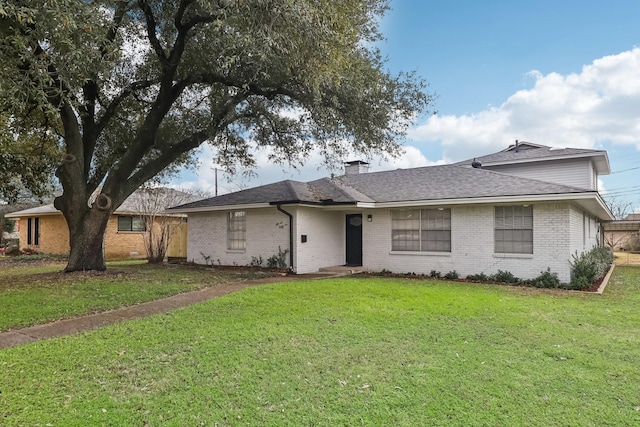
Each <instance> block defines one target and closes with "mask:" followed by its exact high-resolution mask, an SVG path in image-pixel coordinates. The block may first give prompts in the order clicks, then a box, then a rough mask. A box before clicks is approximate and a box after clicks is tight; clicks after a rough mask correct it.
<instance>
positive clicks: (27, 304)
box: [0, 261, 265, 424]
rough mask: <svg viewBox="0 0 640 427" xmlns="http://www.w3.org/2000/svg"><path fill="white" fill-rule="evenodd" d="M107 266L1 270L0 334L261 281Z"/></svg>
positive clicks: (224, 273) (191, 270)
mask: <svg viewBox="0 0 640 427" xmlns="http://www.w3.org/2000/svg"><path fill="white" fill-rule="evenodd" d="M34 264H35V265H34ZM107 265H108V270H107V271H105V272H87V273H82V272H76V273H63V272H61V270H62V269H63V268H64V263H63V264H56V263H51V262H47V263H44V264H39V263H37V262H35V263H34V262H30V263H20V262H13V263H6V264H3V265H2V268H0V307H2V309H1V310H0V332H2V331H7V330H9V329H16V328H20V327H25V326H30V325H35V324H41V323H46V322H49V321H52V320H58V319H61V318H67V317H73V316H80V315H85V314H90V313H96V312H100V311H106V310H110V309H114V308H118V307H123V306H128V305H133V304H138V303H141V302H146V301H152V300H156V299H160V298H166V297H169V296H171V295H175V294H178V293H181V292H187V291H192V290H197V289H202V288H204V287H208V286H215V285H218V284H221V283H228V282H231V281H237V280H245V279H251V278H256V277H264V276H265V274H263V273H260V272H257V271H255V272H242V271H240V272H239V271H232V270H218V269H203V268H198V267H183V266H173V265H149V264H146V262H145V261H120V262H110V263H108V264H107ZM0 424H2V423H0Z"/></svg>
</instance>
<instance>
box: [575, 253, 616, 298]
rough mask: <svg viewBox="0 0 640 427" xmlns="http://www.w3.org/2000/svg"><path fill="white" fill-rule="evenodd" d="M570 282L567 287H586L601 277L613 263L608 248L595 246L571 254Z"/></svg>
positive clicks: (611, 254)
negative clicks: (588, 249)
mask: <svg viewBox="0 0 640 427" xmlns="http://www.w3.org/2000/svg"><path fill="white" fill-rule="evenodd" d="M571 257H572V258H573V261H571V262H570V263H571V283H570V284H569V289H586V288H588V287H589V286H591V285H592V284H593V283H594V282H595V281H596V280H598V279H599V278H600V277H602V276H603V275H604V274H605V273H606V271H607V270H608V269H609V267H610V266H611V263H613V253H612V252H611V250H610V249H609V248H605V247H597V248H593V249H591V250H590V251H588V252H582V253H581V254H580V255H578V253H577V252H576V253H575V254H573V255H572V256H571Z"/></svg>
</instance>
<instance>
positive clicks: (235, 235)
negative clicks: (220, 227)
mask: <svg viewBox="0 0 640 427" xmlns="http://www.w3.org/2000/svg"><path fill="white" fill-rule="evenodd" d="M246 247H247V220H246V214H245V212H244V211H232V212H229V216H228V217H227V249H229V250H234V251H235V250H238V251H241V250H244V249H246Z"/></svg>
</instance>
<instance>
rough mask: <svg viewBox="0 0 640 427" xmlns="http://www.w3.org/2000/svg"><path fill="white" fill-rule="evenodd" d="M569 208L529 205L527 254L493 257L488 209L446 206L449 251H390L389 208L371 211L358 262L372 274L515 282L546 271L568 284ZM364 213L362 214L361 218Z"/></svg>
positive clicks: (491, 218)
mask: <svg viewBox="0 0 640 427" xmlns="http://www.w3.org/2000/svg"><path fill="white" fill-rule="evenodd" d="M569 210H570V208H569V205H568V204H564V203H560V204H535V205H534V208H533V221H534V226H533V228H534V235H533V239H534V242H533V245H534V253H533V255H526V254H523V255H500V254H494V253H493V247H494V243H493V242H494V240H493V234H494V231H493V230H494V228H493V225H494V224H493V223H494V211H493V206H480V205H477V206H464V207H452V208H451V245H452V249H451V253H442V254H437V253H427V254H425V253H408V252H404V253H393V252H391V214H390V210H371V211H370V213H371V214H372V215H373V221H372V222H371V223H367V222H365V229H364V241H363V248H364V253H363V264H364V265H365V266H366V267H368V268H369V269H371V270H373V271H380V270H382V269H386V270H390V271H393V272H398V273H409V272H414V273H417V274H429V273H430V272H431V270H436V271H439V272H440V273H442V274H445V273H447V272H449V271H452V270H456V271H457V272H458V273H459V274H460V276H461V277H465V276H467V275H469V274H477V273H482V272H484V273H485V274H493V273H496V272H497V271H498V270H503V271H509V272H511V273H513V274H514V275H515V276H517V277H520V278H524V279H527V278H533V277H536V276H537V275H539V274H540V272H541V271H544V270H546V268H547V267H550V268H551V271H552V272H556V273H558V276H559V278H560V280H562V281H569V271H570V270H569V269H570V266H569V259H570V252H569V243H568V242H569V235H568V234H569ZM367 213H369V212H367V211H365V212H364V216H365V218H366V214H367Z"/></svg>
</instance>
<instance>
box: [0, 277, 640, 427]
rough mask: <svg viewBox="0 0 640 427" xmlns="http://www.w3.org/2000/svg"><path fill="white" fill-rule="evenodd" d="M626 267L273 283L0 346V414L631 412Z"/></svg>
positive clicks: (87, 418) (427, 419)
mask: <svg viewBox="0 0 640 427" xmlns="http://www.w3.org/2000/svg"><path fill="white" fill-rule="evenodd" d="M639 324H640V269H637V268H632V267H618V268H617V269H616V271H615V272H614V275H613V278H612V281H611V283H610V285H609V287H608V288H607V290H606V291H605V293H604V295H603V296H598V295H585V294H580V293H569V292H561V291H548V290H547V291H543V290H536V289H523V288H517V287H507V286H495V285H477V284H465V283H447V282H440V281H418V280H398V279H386V278H357V277H356V278H341V279H331V280H320V281H304V282H288V283H280V284H275V285H265V286H261V287H256V288H249V289H246V290H244V291H242V292H238V293H235V294H231V295H228V296H225V297H222V298H218V299H215V300H211V301H209V302H207V303H203V304H198V305H195V306H191V307H188V308H185V309H181V310H178V311H175V312H172V313H169V314H163V315H157V316H153V317H150V318H147V319H140V320H135V321H130V322H125V323H120V324H117V325H114V326H111V327H107V328H104V329H100V330H96V331H91V332H88V333H85V334H82V335H78V336H72V337H66V338H62V339H54V340H49V341H43V342H37V343H34V344H28V345H25V346H21V347H16V348H11V349H6V350H0V424H2V425H7V426H17V425H47V424H51V425H54V426H58V425H64V426H83V425H171V426H174V425H175V426H187V425H188V426H195V425H207V426H209V425H210V426H213V425H219V426H225V425H231V426H235V425H238V426H240V425H243V426H244V425H253V426H287V425H290V426H303V425H314V426H324V425H349V426H352V425H367V426H370V425H394V426H395V425H400V426H416V425H430V426H452V425H453V426H485V425H486V426H497V425H500V426H512V425H517V426H621V425H635V424H638V423H639V422H640V393H638V390H639V388H638V383H639V379H640V374H638V367H639V366H640V351H639V349H640V334H638V325H639Z"/></svg>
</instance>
